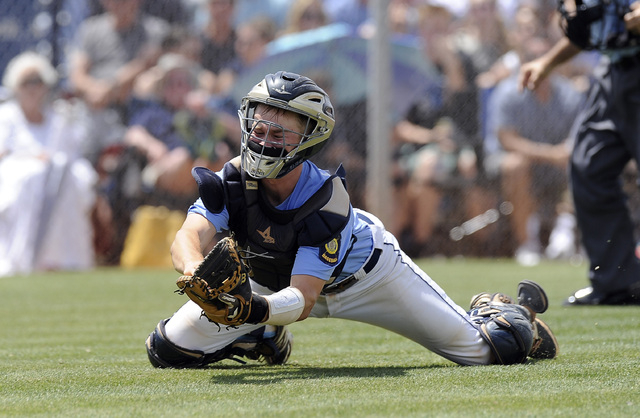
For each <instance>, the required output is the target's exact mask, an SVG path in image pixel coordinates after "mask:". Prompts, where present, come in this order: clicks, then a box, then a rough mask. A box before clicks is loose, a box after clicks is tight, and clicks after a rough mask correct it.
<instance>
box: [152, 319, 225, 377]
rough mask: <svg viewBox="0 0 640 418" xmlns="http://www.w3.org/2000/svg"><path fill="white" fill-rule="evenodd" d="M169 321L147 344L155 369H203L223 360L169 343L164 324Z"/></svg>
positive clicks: (154, 333) (155, 331) (163, 322)
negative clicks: (207, 365)
mask: <svg viewBox="0 0 640 418" xmlns="http://www.w3.org/2000/svg"><path fill="white" fill-rule="evenodd" d="M167 321H168V319H165V320H164V321H160V323H159V324H158V326H157V327H156V329H155V330H153V332H152V333H151V334H150V335H149V337H148V338H147V341H146V342H145V346H146V347H147V355H148V356H149V361H150V362H151V364H152V365H153V366H154V367H159V368H174V369H187V368H196V367H202V366H204V365H206V364H209V363H213V362H214V361H218V360H221V358H217V359H216V354H218V353H214V354H213V355H211V354H205V353H204V352H202V351H197V350H187V349H186V348H182V347H178V346H177V345H175V344H174V343H172V342H171V341H169V339H168V338H167V336H166V334H165V331H164V324H165V323H166V322H167ZM218 357H220V356H218ZM223 358H224V357H223Z"/></svg>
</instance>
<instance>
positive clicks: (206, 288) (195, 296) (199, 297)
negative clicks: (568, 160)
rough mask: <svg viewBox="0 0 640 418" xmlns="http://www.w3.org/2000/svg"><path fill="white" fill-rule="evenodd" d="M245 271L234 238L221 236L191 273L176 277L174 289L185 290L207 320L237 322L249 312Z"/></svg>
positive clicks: (230, 323) (250, 292) (249, 304)
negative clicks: (175, 287) (176, 287)
mask: <svg viewBox="0 0 640 418" xmlns="http://www.w3.org/2000/svg"><path fill="white" fill-rule="evenodd" d="M249 271H250V269H249V268H248V267H247V265H246V264H245V263H244V261H243V260H242V258H241V257H240V254H239V252H238V248H237V244H236V242H235V241H234V240H233V239H232V238H229V237H225V238H223V239H222V240H220V241H219V242H218V243H217V244H216V245H215V247H213V249H212V250H211V251H210V252H209V254H207V256H206V257H205V259H204V260H203V261H202V263H200V265H199V266H198V268H197V269H196V271H195V272H194V274H193V276H180V278H178V280H177V281H176V285H177V286H178V290H176V292H177V293H179V294H185V293H186V294H187V296H189V298H190V299H191V300H192V301H194V302H195V303H197V304H198V306H200V307H201V308H202V313H203V315H205V316H206V317H207V318H208V319H209V320H210V321H212V322H215V323H218V324H225V325H231V326H238V325H241V324H243V323H245V322H246V320H247V318H248V317H249V314H250V313H251V300H252V297H253V293H252V291H251V284H250V283H249Z"/></svg>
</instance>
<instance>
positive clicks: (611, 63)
mask: <svg viewBox="0 0 640 418" xmlns="http://www.w3.org/2000/svg"><path fill="white" fill-rule="evenodd" d="M559 11H560V12H561V14H562V19H561V20H562V24H563V29H564V31H565V34H566V37H565V38H563V39H561V40H560V41H558V43H557V44H556V45H555V47H554V48H552V49H551V50H550V51H549V52H548V53H547V54H545V55H543V56H541V57H540V58H538V59H536V60H534V61H531V62H529V63H526V64H524V65H522V67H521V70H520V81H519V82H520V88H521V89H524V88H528V89H535V88H536V87H537V86H538V85H539V84H540V82H541V80H542V79H543V78H544V77H546V76H547V75H548V74H549V73H550V72H551V71H552V70H553V69H554V68H555V67H556V66H558V65H559V64H561V63H563V62H565V61H567V60H569V59H571V58H572V57H573V56H575V55H576V54H578V53H579V52H580V51H582V50H588V49H595V50H599V51H601V53H602V58H601V61H600V63H599V65H598V66H597V68H596V69H595V71H594V82H593V84H592V86H591V91H590V92H589V96H588V99H587V103H586V106H585V108H584V109H583V110H582V112H581V114H580V115H579V116H578V118H577V119H576V121H575V124H574V127H573V132H572V137H573V138H574V140H575V145H574V149H573V154H572V157H571V165H570V170H571V172H570V174H571V188H572V192H573V199H574V203H575V210H576V216H577V219H578V226H579V227H580V230H581V233H582V240H583V244H584V247H585V249H586V252H587V255H588V257H589V261H590V266H589V280H590V282H591V286H589V287H587V288H584V289H581V290H578V291H577V292H575V293H574V294H573V295H572V296H570V297H569V298H568V299H567V300H566V302H565V304H567V305H638V304H640V260H639V259H638V258H637V257H636V256H635V254H634V247H635V239H634V236H633V231H634V226H633V224H632V219H631V216H630V212H629V209H628V207H627V206H626V196H625V194H624V192H623V190H622V181H621V174H622V171H623V169H624V168H625V166H626V165H627V163H628V162H629V161H630V160H631V159H632V158H633V159H635V162H636V163H639V162H640V117H639V116H640V1H636V0H633V1H632V0H612V1H603V0H591V1H584V2H583V1H582V0H575V3H574V2H573V1H571V2H570V1H562V0H560V1H559Z"/></svg>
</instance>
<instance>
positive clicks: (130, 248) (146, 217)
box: [120, 206, 186, 268]
mask: <svg viewBox="0 0 640 418" xmlns="http://www.w3.org/2000/svg"><path fill="white" fill-rule="evenodd" d="M185 218H186V214H185V213H183V212H180V211H177V210H169V209H167V208H166V207H164V206H159V207H156V206H140V207H139V208H138V209H136V211H135V212H134V214H133V220H132V222H131V226H130V227H129V231H128V232H127V237H126V239H125V242H124V249H123V250H122V255H121V256H120V265H121V266H122V267H126V268H132V267H168V268H172V267H173V263H172V262H171V254H170V252H169V249H170V247H171V243H172V242H173V240H174V238H175V235H176V232H178V230H179V229H180V227H181V226H182V223H183V222H184V220H185Z"/></svg>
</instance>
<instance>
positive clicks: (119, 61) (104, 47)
mask: <svg viewBox="0 0 640 418" xmlns="http://www.w3.org/2000/svg"><path fill="white" fill-rule="evenodd" d="M141 1H142V0H101V4H102V6H103V7H104V9H105V10H106V12H105V13H103V14H100V15H98V16H93V17H90V18H88V19H87V20H85V21H84V22H83V24H82V25H81V26H80V28H79V30H78V34H77V39H76V46H75V49H74V50H73V51H72V53H71V59H70V82H71V87H72V89H73V90H74V92H75V93H76V94H77V95H78V96H79V97H81V98H82V99H83V101H84V102H85V103H86V105H87V106H88V113H89V116H88V117H89V118H90V123H91V128H90V129H91V132H92V141H91V143H90V144H88V149H87V150H86V151H87V152H88V153H89V155H90V156H91V157H92V158H93V159H94V161H97V159H98V158H97V157H98V155H99V154H100V152H101V151H102V150H103V149H104V148H105V147H107V146H109V145H113V144H116V143H119V142H121V141H122V135H123V133H124V124H126V116H127V115H126V109H127V101H128V99H129V97H130V93H131V89H132V86H133V84H134V82H135V80H136V78H137V77H138V75H140V74H141V73H142V72H144V71H145V70H147V69H149V68H150V67H152V66H153V65H154V64H155V62H156V60H157V57H158V56H159V54H160V45H161V42H162V40H163V39H164V38H165V36H166V34H167V33H168V29H169V28H168V25H167V24H166V22H163V21H162V20H160V19H157V18H153V17H149V16H147V15H145V14H143V13H141V12H140V6H141Z"/></svg>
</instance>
